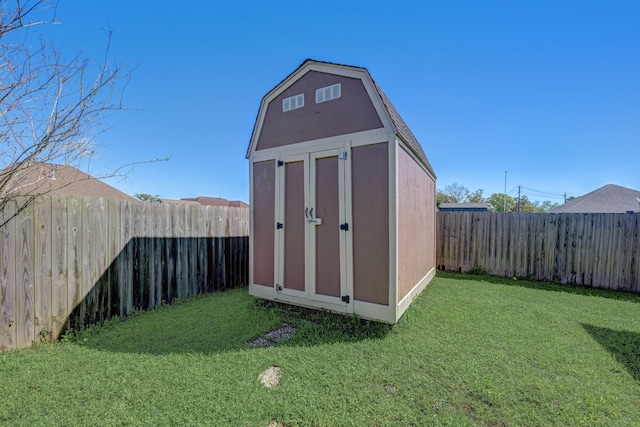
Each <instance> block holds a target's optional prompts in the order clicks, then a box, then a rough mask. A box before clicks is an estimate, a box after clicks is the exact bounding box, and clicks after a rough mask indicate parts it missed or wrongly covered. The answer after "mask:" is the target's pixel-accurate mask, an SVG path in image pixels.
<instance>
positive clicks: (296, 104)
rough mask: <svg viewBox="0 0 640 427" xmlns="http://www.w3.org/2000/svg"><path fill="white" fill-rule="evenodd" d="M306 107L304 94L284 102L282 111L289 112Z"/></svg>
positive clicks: (291, 97) (286, 99)
mask: <svg viewBox="0 0 640 427" xmlns="http://www.w3.org/2000/svg"><path fill="white" fill-rule="evenodd" d="M302 107H304V93H301V94H300V95H296V96H290V97H289V98H285V99H283V100H282V111H283V112H287V111H291V110H295V109H298V108H302Z"/></svg>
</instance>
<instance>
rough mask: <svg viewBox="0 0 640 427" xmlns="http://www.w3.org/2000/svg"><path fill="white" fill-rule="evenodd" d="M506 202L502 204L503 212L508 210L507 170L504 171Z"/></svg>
mask: <svg viewBox="0 0 640 427" xmlns="http://www.w3.org/2000/svg"><path fill="white" fill-rule="evenodd" d="M503 200H504V203H503V206H502V212H506V211H507V171H504V198H503Z"/></svg>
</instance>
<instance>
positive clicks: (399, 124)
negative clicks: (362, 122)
mask: <svg viewBox="0 0 640 427" xmlns="http://www.w3.org/2000/svg"><path fill="white" fill-rule="evenodd" d="M309 64H322V65H333V66H337V67H344V68H350V69H353V70H357V71H362V72H364V73H366V74H367V76H368V77H369V78H370V79H371V81H372V82H373V85H374V86H375V89H376V91H377V92H378V96H380V100H381V101H382V104H383V105H384V108H385V110H386V111H387V113H388V114H389V118H390V119H391V122H392V124H393V126H394V127H395V130H396V135H397V136H398V137H399V138H400V139H402V140H403V141H404V142H405V143H406V144H407V145H408V146H409V148H410V149H411V150H412V151H413V152H414V154H415V155H416V157H418V159H420V161H421V162H422V163H423V164H424V165H425V167H426V168H427V169H428V170H429V172H430V173H431V174H433V176H434V178H435V176H436V174H435V172H434V170H433V166H431V163H430V162H429V159H428V158H427V155H426V154H425V152H424V150H423V149H422V146H421V145H420V143H419V142H418V139H417V138H416V137H415V135H414V134H413V132H411V129H409V126H407V124H406V123H405V121H404V120H403V119H402V117H401V116H400V113H398V110H396V107H394V105H393V104H392V103H391V101H390V100H389V98H388V97H387V95H386V94H385V93H384V92H383V91H382V89H381V88H380V86H378V83H376V81H375V80H374V79H373V77H371V74H370V73H369V70H367V69H366V68H364V67H357V66H353V65H344V64H337V63H334V62H326V61H316V60H314V59H307V60H305V61H304V62H303V63H302V64H300V66H299V67H298V68H296V69H295V70H294V71H293V72H292V73H291V74H289V75H288V76H287V77H286V78H285V79H284V80H282V81H281V82H280V83H278V85H276V86H275V88H274V89H272V90H270V91H269V92H268V93H267V94H266V95H265V96H264V97H263V99H262V100H263V102H262V104H263V105H264V104H265V100H266V99H267V97H268V96H269V95H270V94H271V93H272V92H274V91H275V90H277V89H278V88H279V87H280V86H282V85H283V84H284V83H285V82H286V81H287V80H289V78H290V77H291V76H293V75H295V74H296V73H298V72H299V71H300V69H302V68H303V67H305V66H307V65H309ZM258 114H259V113H258ZM257 124H258V121H257V120H256V126H257ZM256 131H257V128H255V127H254V129H253V133H252V136H251V139H252V140H253V136H254V134H255V132H256ZM250 148H251V147H249V149H250ZM247 158H249V150H247Z"/></svg>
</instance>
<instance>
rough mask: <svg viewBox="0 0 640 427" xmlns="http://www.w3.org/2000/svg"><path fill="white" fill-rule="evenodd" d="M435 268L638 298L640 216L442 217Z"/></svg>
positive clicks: (488, 214)
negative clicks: (635, 294) (631, 294)
mask: <svg viewBox="0 0 640 427" xmlns="http://www.w3.org/2000/svg"><path fill="white" fill-rule="evenodd" d="M436 262H437V265H438V268H439V269H441V270H449V271H463V272H470V271H479V272H486V273H487V274H491V275H495V276H505V277H518V278H528V279H534V280H547V281H554V282H558V283H563V284H566V283H569V284H576V285H586V286H592V287H602V288H609V289H620V290H626V291H631V292H640V214H637V213H636V214H564V213H563V214H543V213H500V212H438V214H437V261H436Z"/></svg>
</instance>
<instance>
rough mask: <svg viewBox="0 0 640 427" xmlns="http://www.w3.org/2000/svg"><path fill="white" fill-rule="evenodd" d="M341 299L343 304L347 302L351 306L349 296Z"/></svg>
mask: <svg viewBox="0 0 640 427" xmlns="http://www.w3.org/2000/svg"><path fill="white" fill-rule="evenodd" d="M340 299H341V300H342V302H346V303H347V304H349V301H351V298H350V297H349V295H343V296H342V297H341V298H340Z"/></svg>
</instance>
